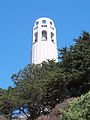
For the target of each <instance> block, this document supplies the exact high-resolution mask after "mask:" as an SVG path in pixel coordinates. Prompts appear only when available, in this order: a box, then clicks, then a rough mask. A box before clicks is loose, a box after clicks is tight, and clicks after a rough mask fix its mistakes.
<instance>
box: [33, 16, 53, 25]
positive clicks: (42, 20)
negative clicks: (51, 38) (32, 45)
mask: <svg viewBox="0 0 90 120" xmlns="http://www.w3.org/2000/svg"><path fill="white" fill-rule="evenodd" d="M43 24H47V25H51V26H52V27H54V22H53V21H52V20H51V19H50V18H47V17H41V18H38V19H37V20H36V21H35V23H34V27H36V26H38V25H43Z"/></svg>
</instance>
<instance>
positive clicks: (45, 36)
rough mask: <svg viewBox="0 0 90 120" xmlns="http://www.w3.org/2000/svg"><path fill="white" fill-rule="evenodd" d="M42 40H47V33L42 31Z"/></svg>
mask: <svg viewBox="0 0 90 120" xmlns="http://www.w3.org/2000/svg"><path fill="white" fill-rule="evenodd" d="M42 40H47V31H45V30H44V31H42Z"/></svg>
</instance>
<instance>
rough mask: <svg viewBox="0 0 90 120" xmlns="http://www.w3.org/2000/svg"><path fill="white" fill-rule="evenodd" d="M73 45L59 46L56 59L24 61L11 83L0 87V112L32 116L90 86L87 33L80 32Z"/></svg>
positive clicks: (89, 45)
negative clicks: (4, 88)
mask: <svg viewBox="0 0 90 120" xmlns="http://www.w3.org/2000/svg"><path fill="white" fill-rule="evenodd" d="M75 42H76V43H75V45H74V46H70V48H66V47H65V48H63V49H62V50H59V52H60V54H59V59H61V62H58V63H56V62H55V61H54V60H51V61H50V60H48V61H47V62H43V63H42V64H37V65H34V64H33V65H30V64H29V65H27V66H26V67H25V68H24V69H23V70H20V71H19V72H18V73H17V74H13V75H12V77H11V79H12V81H13V83H14V85H13V87H12V86H9V87H8V89H7V90H3V89H0V114H1V115H5V116H6V117H7V118H8V119H12V117H14V118H15V117H17V116H19V115H21V114H24V115H26V117H27V118H28V119H31V120H34V119H35V118H36V117H38V116H39V115H42V114H47V113H49V112H50V109H51V108H53V107H54V106H55V105H56V104H57V103H59V102H61V101H63V100H64V99H66V98H68V97H75V96H80V95H82V94H83V93H86V92H88V91H89V90H90V34H89V33H87V32H85V31H84V32H83V33H82V35H81V36H79V38H78V39H75Z"/></svg>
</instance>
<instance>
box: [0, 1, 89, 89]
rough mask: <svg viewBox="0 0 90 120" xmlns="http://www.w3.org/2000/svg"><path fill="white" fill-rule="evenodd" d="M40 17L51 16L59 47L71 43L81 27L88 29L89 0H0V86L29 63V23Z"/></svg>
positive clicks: (4, 84) (6, 85)
mask: <svg viewBox="0 0 90 120" xmlns="http://www.w3.org/2000/svg"><path fill="white" fill-rule="evenodd" d="M39 17H49V18H51V19H52V20H53V21H54V23H55V26H56V30H57V44H58V48H62V47H64V46H67V47H69V46H70V45H72V44H74V42H73V39H74V38H77V37H78V36H79V35H80V33H81V31H82V30H86V31H88V32H90V0H44V1H43V0H0V88H4V89H7V88H8V86H10V85H13V83H12V81H11V76H12V74H14V73H18V72H19V70H20V69H23V68H24V67H25V66H26V65H27V64H29V63H30V55H31V43H32V27H33V24H34V22H35V20H36V19H38V18H39Z"/></svg>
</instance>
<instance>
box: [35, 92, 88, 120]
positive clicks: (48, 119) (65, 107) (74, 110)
mask: <svg viewBox="0 0 90 120" xmlns="http://www.w3.org/2000/svg"><path fill="white" fill-rule="evenodd" d="M36 120H90V92H88V93H86V94H85V95H82V96H81V97H80V98H79V97H76V98H69V99H67V100H65V101H63V102H62V103H59V104H57V105H56V106H55V108H53V109H52V110H51V112H50V114H48V115H42V116H40V117H38V118H37V119H36Z"/></svg>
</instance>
